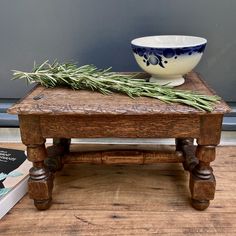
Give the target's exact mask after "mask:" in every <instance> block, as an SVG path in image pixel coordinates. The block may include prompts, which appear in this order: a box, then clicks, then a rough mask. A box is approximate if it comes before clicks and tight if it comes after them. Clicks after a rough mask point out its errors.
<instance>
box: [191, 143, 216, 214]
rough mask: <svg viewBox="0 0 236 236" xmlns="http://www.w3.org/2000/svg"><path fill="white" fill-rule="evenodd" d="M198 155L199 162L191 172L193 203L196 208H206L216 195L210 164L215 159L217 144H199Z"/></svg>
mask: <svg viewBox="0 0 236 236" xmlns="http://www.w3.org/2000/svg"><path fill="white" fill-rule="evenodd" d="M196 156H197V158H198V159H199V164H198V165H196V166H195V167H194V169H193V170H192V172H191V174H190V191H191V195H192V198H191V203H192V206H193V207H194V208H195V209H197V210H204V209H206V208H207V207H208V206H209V204H210V200H213V199H214V195H215V188H216V181H215V177H214V175H213V170H212V168H211V166H210V162H212V161H214V160H215V146H203V145H198V147H197V150H196Z"/></svg>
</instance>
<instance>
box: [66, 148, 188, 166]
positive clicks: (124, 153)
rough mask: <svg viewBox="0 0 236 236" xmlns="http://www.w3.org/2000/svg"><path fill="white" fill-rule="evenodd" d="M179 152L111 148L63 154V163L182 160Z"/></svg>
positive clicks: (171, 161) (167, 161) (140, 162)
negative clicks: (108, 149) (109, 149)
mask: <svg viewBox="0 0 236 236" xmlns="http://www.w3.org/2000/svg"><path fill="white" fill-rule="evenodd" d="M183 160H184V158H183V155H182V153H181V152H175V151H174V150H170V149H169V150H166V151H160V152H159V151H156V152H154V151H141V150H139V151H137V150H113V151H102V152H101V151H100V152H97V151H96V152H71V153H68V154H66V155H65V156H64V158H63V162H64V163H65V164H73V163H93V164H140V165H142V164H154V163H178V162H183Z"/></svg>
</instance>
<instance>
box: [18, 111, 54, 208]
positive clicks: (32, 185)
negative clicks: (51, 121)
mask: <svg viewBox="0 0 236 236" xmlns="http://www.w3.org/2000/svg"><path fill="white" fill-rule="evenodd" d="M19 122H20V132H21V139H22V142H23V143H24V144H25V145H26V146H27V157H28V159H29V161H31V162H32V163H33V167H32V168H31V169H30V170H29V174H30V178H29V181H28V192H29V196H30V198H31V199H33V200H34V204H35V206H36V208H37V209H38V210H46V209H48V208H49V207H50V205H51V201H52V189H53V174H52V173H51V172H50V171H49V169H48V168H47V166H45V164H44V161H45V159H46V158H47V150H46V148H45V142H46V139H45V138H44V137H42V134H41V128H40V117H39V116H34V115H31V116H24V115H20V116H19Z"/></svg>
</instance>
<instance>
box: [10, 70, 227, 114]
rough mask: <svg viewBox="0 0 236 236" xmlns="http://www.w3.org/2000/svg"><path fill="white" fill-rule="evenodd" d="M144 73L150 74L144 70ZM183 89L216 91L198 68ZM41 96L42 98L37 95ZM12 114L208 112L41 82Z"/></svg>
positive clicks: (221, 108)
mask: <svg viewBox="0 0 236 236" xmlns="http://www.w3.org/2000/svg"><path fill="white" fill-rule="evenodd" d="M142 77H148V75H147V74H144V73H143V74H142ZM178 88H179V89H185V90H194V91H199V92H201V93H202V94H207V95H212V94H215V92H214V91H212V90H211V89H210V88H208V86H207V85H206V84H205V83H204V82H203V81H202V80H201V79H200V76H199V75H198V74H196V73H194V72H191V73H189V74H187V75H186V82H185V83H184V84H183V85H182V86H180V87H178ZM39 95H40V96H41V97H42V98H41V99H34V98H35V97H38V96H39ZM229 111H230V109H229V107H228V106H227V105H226V104H225V103H224V102H223V101H220V102H219V103H217V104H216V106H215V109H214V111H213V112H212V113H214V114H222V113H226V112H229ZM8 112H9V113H11V114H37V115H40V114H49V115H62V114H64V115H75V114H77V115H100V114H102V115H121V114H122V115H135V114H139V115H144V114H148V115H152V114H157V113H158V114H159V113H161V114H167V113H168V114H190V113H191V114H192V113H194V114H206V112H202V111H199V110H197V109H194V108H192V107H189V106H185V105H180V104H175V105H174V106H173V105H171V104H167V103H164V102H161V101H159V100H157V99H151V98H136V99H131V98H129V97H128V96H125V95H121V94H113V95H112V96H105V95H102V94H100V93H97V92H91V91H90V92H89V91H74V90H71V89H67V88H53V89H46V88H44V87H41V86H37V87H36V88H35V89H34V90H32V92H31V93H30V94H29V95H27V96H26V97H25V98H24V99H22V100H21V101H19V102H18V103H17V104H16V105H14V106H13V107H11V108H10V109H9V110H8Z"/></svg>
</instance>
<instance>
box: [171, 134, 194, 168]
mask: <svg viewBox="0 0 236 236" xmlns="http://www.w3.org/2000/svg"><path fill="white" fill-rule="evenodd" d="M193 141H194V139H193V138H176V139H175V143H176V151H181V152H182V153H183V156H184V162H183V167H184V169H185V170H188V171H191V170H192V169H193V168H194V167H195V166H196V165H197V164H198V160H197V158H196V157H195V153H194V146H193Z"/></svg>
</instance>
